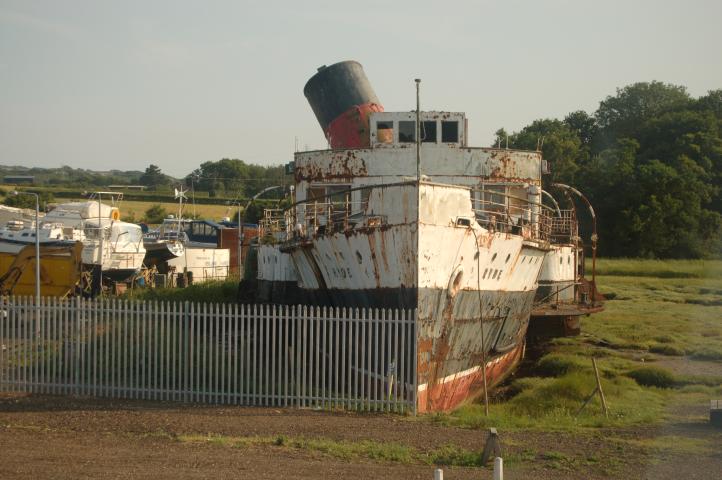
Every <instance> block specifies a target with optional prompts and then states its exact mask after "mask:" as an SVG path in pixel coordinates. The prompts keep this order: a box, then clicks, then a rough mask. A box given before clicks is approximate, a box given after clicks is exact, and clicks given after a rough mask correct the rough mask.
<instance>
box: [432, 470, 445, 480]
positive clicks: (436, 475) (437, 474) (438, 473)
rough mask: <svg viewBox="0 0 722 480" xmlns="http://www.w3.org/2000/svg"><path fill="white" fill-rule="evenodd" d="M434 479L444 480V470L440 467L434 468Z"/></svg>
mask: <svg viewBox="0 0 722 480" xmlns="http://www.w3.org/2000/svg"><path fill="white" fill-rule="evenodd" d="M434 480H444V471H443V470H442V469H440V468H437V469H436V470H434Z"/></svg>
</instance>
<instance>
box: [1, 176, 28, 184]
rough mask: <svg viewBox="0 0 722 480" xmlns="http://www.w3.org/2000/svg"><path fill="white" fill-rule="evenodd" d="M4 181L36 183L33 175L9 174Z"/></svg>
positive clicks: (10, 182)
mask: <svg viewBox="0 0 722 480" xmlns="http://www.w3.org/2000/svg"><path fill="white" fill-rule="evenodd" d="M3 183H9V184H11V185H18V184H32V183H35V177H34V176H32V175H7V176H5V177H4V178H3Z"/></svg>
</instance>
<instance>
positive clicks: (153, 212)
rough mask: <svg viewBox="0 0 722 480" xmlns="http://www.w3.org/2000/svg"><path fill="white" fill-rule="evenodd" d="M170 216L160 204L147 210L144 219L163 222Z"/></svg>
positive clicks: (156, 222) (149, 221)
mask: <svg viewBox="0 0 722 480" xmlns="http://www.w3.org/2000/svg"><path fill="white" fill-rule="evenodd" d="M167 216H168V212H167V211H166V209H165V208H163V206H162V205H160V204H155V205H152V206H151V207H150V208H148V210H146V211H145V215H144V216H143V221H145V223H149V224H158V223H163V220H164V219H165V218H166V217H167Z"/></svg>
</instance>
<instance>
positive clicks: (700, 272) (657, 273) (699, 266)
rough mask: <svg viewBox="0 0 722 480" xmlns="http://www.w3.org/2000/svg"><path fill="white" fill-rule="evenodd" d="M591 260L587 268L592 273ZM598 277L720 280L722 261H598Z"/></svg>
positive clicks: (629, 259) (609, 259) (634, 259)
mask: <svg viewBox="0 0 722 480" xmlns="http://www.w3.org/2000/svg"><path fill="white" fill-rule="evenodd" d="M591 266H592V265H591V260H589V259H587V264H586V268H587V271H588V272H591ZM597 275H606V276H626V277H655V278H720V277H722V260H646V259H639V258H600V259H597Z"/></svg>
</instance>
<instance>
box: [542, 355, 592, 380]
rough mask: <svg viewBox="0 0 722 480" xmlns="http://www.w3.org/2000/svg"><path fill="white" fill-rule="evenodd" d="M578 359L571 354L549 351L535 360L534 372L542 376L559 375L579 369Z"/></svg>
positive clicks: (580, 367)
mask: <svg viewBox="0 0 722 480" xmlns="http://www.w3.org/2000/svg"><path fill="white" fill-rule="evenodd" d="M581 369H582V366H581V364H580V362H579V359H578V358H577V357H575V356H572V355H564V354H560V353H551V354H549V355H545V356H544V357H542V358H541V359H540V360H539V362H537V366H536V373H538V374H539V375H541V376H542V377H559V376H562V375H566V374H567V373H569V372H572V371H578V370H581Z"/></svg>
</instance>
